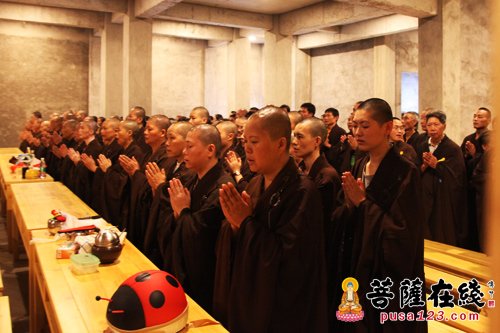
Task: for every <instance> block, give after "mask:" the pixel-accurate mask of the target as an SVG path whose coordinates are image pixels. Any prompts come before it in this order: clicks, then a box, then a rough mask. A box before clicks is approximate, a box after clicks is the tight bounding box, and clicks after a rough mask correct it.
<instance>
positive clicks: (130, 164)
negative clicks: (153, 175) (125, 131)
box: [118, 155, 140, 176]
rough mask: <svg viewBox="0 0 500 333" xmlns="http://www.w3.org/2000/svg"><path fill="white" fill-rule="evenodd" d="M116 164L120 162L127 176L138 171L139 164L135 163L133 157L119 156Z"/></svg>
mask: <svg viewBox="0 0 500 333" xmlns="http://www.w3.org/2000/svg"><path fill="white" fill-rule="evenodd" d="M118 162H120V165H121V166H122V168H123V170H125V172H126V173H127V174H128V175H129V176H133V175H134V173H135V172H136V171H138V170H139V169H140V167H139V162H137V160H136V159H135V157H134V156H132V158H130V157H128V156H126V155H120V157H119V158H118Z"/></svg>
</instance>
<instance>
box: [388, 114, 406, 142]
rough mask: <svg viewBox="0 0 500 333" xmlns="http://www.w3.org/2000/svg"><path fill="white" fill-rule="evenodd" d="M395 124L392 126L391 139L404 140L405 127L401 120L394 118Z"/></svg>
mask: <svg viewBox="0 0 500 333" xmlns="http://www.w3.org/2000/svg"><path fill="white" fill-rule="evenodd" d="M392 123H393V126H392V131H391V141H394V142H397V141H404V139H403V135H404V134H405V127H404V125H403V123H402V122H401V120H399V119H394V120H393V121H392Z"/></svg>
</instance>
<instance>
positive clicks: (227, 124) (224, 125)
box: [217, 120, 238, 137]
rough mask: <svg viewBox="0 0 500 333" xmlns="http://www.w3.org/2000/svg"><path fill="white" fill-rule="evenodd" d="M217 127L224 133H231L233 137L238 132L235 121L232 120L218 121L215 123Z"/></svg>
mask: <svg viewBox="0 0 500 333" xmlns="http://www.w3.org/2000/svg"><path fill="white" fill-rule="evenodd" d="M217 129H218V130H219V131H221V132H222V131H224V133H226V135H227V134H230V133H233V134H234V137H236V135H237V134H238V126H236V124H235V123H233V122H232V121H229V120H226V121H221V122H220V123H218V124H217Z"/></svg>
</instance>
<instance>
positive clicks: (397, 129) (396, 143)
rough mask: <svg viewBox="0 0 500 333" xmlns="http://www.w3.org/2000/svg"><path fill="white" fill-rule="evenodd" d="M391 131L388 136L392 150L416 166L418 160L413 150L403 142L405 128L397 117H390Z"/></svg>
mask: <svg viewBox="0 0 500 333" xmlns="http://www.w3.org/2000/svg"><path fill="white" fill-rule="evenodd" d="M392 124H393V126H392V131H391V135H390V137H389V138H390V140H389V141H390V142H391V144H392V146H393V147H394V149H396V151H398V152H399V155H401V156H403V157H405V158H407V159H408V160H409V161H410V162H412V163H413V164H415V165H418V158H417V153H416V152H415V149H413V147H412V146H411V145H409V144H407V143H406V142H404V134H405V127H404V125H403V122H402V121H401V119H399V118H398V117H392Z"/></svg>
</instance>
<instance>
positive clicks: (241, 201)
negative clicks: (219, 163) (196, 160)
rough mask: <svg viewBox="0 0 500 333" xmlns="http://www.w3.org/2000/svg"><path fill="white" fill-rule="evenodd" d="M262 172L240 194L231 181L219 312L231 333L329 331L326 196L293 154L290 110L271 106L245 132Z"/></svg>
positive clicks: (224, 202) (224, 195)
mask: <svg viewBox="0 0 500 333" xmlns="http://www.w3.org/2000/svg"><path fill="white" fill-rule="evenodd" d="M244 137H245V141H246V144H245V152H246V156H247V159H248V163H249V165H250V169H251V170H252V171H253V172H256V173H257V174H258V175H257V176H255V177H254V178H253V179H252V180H251V181H250V183H249V184H248V187H247V189H246V191H245V192H243V193H242V194H241V195H240V194H239V193H238V191H237V190H236V188H235V186H234V185H233V184H225V185H224V186H223V187H222V189H221V190H220V191H219V192H220V202H221V207H222V210H223V211H224V216H225V217H226V219H227V223H226V224H224V226H223V229H221V233H220V235H219V243H218V248H217V273H216V284H215V291H214V298H215V299H214V313H215V316H216V318H217V319H218V320H221V321H222V322H223V323H224V325H225V326H226V327H227V328H228V330H229V331H231V332H236V333H240V332H326V331H327V321H326V281H325V276H326V273H325V263H324V252H323V251H324V246H323V243H324V235H323V218H322V215H323V214H322V207H321V197H320V194H319V191H318V190H317V189H316V186H315V185H314V183H313V182H312V181H311V180H310V179H308V178H307V177H305V176H301V175H300V174H299V171H298V169H297V167H296V165H295V162H294V161H293V159H292V158H291V157H290V155H289V146H290V138H291V125H290V120H289V118H288V115H287V114H286V112H284V111H283V110H282V109H280V108H277V107H274V106H268V107H265V108H263V109H261V110H260V111H258V112H257V113H255V114H253V115H252V116H251V117H250V118H249V120H248V122H247V124H246V127H245V133H244Z"/></svg>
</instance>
